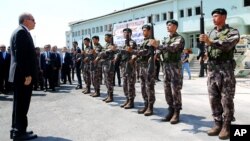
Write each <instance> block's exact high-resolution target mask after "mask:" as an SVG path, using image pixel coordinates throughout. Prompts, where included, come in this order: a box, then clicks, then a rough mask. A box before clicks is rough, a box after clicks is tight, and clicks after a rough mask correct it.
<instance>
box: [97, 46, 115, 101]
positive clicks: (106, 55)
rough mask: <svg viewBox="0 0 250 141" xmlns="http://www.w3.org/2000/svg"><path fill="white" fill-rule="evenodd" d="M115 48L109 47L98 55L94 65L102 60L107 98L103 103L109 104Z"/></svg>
mask: <svg viewBox="0 0 250 141" xmlns="http://www.w3.org/2000/svg"><path fill="white" fill-rule="evenodd" d="M115 48H116V47H115V46H114V45H109V47H108V49H107V50H106V51H103V52H101V53H99V55H98V57H97V58H96V59H95V64H98V61H99V60H101V59H104V61H103V71H104V77H105V78H104V80H105V85H106V87H107V89H108V90H107V95H108V96H107V98H105V100H104V101H105V102H106V103H109V102H112V101H113V91H114V86H113V83H114V82H113V81H114V70H115V66H114V58H115Z"/></svg>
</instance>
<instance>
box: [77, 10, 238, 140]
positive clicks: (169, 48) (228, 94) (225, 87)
mask: <svg viewBox="0 0 250 141" xmlns="http://www.w3.org/2000/svg"><path fill="white" fill-rule="evenodd" d="M211 15H212V17H213V22H214V24H215V28H214V29H213V30H212V31H211V32H210V34H209V35H206V34H201V35H200V37H199V39H200V41H201V42H204V43H205V44H206V51H207V55H208V58H209V59H208V83H207V84H208V93H209V98H210V105H211V109H212V113H213V114H212V115H213V117H214V121H215V126H214V127H213V128H212V129H210V130H209V131H208V132H207V134H208V135H209V136H217V135H219V138H220V139H228V138H229V135H230V124H231V122H232V121H233V120H234V102H233V98H234V94H235V76H234V68H235V61H234V54H233V53H234V48H235V45H236V44H237V43H238V41H239V32H238V30H237V29H234V28H232V27H230V26H229V25H227V24H226V23H225V20H226V17H227V12H226V10H225V9H222V8H218V9H215V10H214V11H212V13H211ZM166 25H167V31H168V32H169V36H168V38H167V39H166V40H165V44H164V45H159V42H158V41H157V40H155V39H153V38H151V37H152V26H150V25H144V26H143V27H142V30H143V36H144V42H143V43H142V44H141V46H140V49H136V43H135V41H133V40H132V39H131V35H132V30H131V29H129V28H125V29H124V30H123V33H124V37H125V38H126V40H125V42H126V44H125V46H124V47H123V48H122V49H117V48H116V45H114V44H113V43H112V35H110V34H106V36H105V41H106V42H107V44H106V46H105V47H106V48H107V50H105V51H102V49H101V47H100V44H99V43H98V44H97V43H95V40H93V43H94V46H91V45H90V44H89V39H88V38H85V39H84V44H85V45H86V48H85V50H84V51H83V52H82V53H79V54H81V56H82V58H81V59H83V61H84V80H85V83H86V88H85V89H84V91H83V93H84V94H88V93H90V84H91V82H92V84H93V86H94V90H95V92H94V93H93V94H92V96H93V97H98V96H100V82H101V81H100V78H101V77H100V76H101V70H104V76H105V84H106V86H107V97H106V98H105V99H104V101H105V102H107V103H108V102H111V101H113V80H114V79H113V78H114V74H113V73H114V63H115V62H116V61H117V60H121V69H122V77H123V90H124V95H125V97H126V100H125V102H124V104H122V105H121V107H124V108H125V109H130V108H133V107H134V98H135V82H136V80H135V78H136V72H135V70H136V69H135V68H136V65H135V64H136V63H135V62H140V63H139V66H140V78H141V93H142V97H143V100H144V107H143V108H142V109H139V110H138V113H139V114H144V115H145V116H150V115H152V114H153V109H154V108H153V107H154V103H155V89H154V87H155V77H154V76H155V70H154V65H155V58H156V57H155V56H157V55H162V58H163V60H162V61H163V63H162V64H163V79H164V80H163V81H164V92H165V98H166V101H167V104H168V106H169V107H168V114H167V115H166V117H165V118H164V119H162V121H166V122H170V123H171V124H176V123H178V122H179V116H180V110H181V109H182V98H181V89H182V83H183V76H182V73H181V69H182V63H181V53H182V52H183V49H184V46H185V40H184V38H183V37H182V36H181V35H180V34H178V33H177V28H178V22H177V21H176V20H169V21H167V22H166ZM86 42H87V43H88V44H86ZM152 50H153V51H152ZM102 67H103V68H102ZM152 67H153V69H152ZM152 70H153V71H152Z"/></svg>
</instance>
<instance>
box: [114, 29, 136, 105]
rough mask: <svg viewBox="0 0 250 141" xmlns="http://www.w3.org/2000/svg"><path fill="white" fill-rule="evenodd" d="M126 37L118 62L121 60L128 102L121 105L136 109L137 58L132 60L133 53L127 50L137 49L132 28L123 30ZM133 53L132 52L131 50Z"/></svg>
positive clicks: (124, 89)
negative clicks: (132, 37) (132, 36)
mask: <svg viewBox="0 0 250 141" xmlns="http://www.w3.org/2000/svg"><path fill="white" fill-rule="evenodd" d="M123 34H124V37H125V38H126V40H125V43H127V44H128V45H126V44H125V46H124V47H123V49H125V50H121V51H120V52H119V53H118V54H117V58H116V60H118V59H120V60H121V69H122V77H123V91H124V94H125V96H126V101H125V102H124V103H123V104H122V105H121V107H122V108H123V107H124V108H125V109H131V108H134V98H135V82H136V67H135V57H134V58H132V55H133V54H132V53H131V52H128V51H126V49H127V48H131V49H133V50H135V49H136V42H135V41H134V40H132V39H131V35H132V30H131V29H130V28H125V29H123ZM131 51H132V50H131Z"/></svg>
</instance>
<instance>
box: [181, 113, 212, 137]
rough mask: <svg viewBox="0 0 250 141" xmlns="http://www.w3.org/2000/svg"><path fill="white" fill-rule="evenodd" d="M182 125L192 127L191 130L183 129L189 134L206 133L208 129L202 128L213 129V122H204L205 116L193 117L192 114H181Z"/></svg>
mask: <svg viewBox="0 0 250 141" xmlns="http://www.w3.org/2000/svg"><path fill="white" fill-rule="evenodd" d="M180 117H181V123H184V124H188V125H192V128H190V129H182V131H186V132H189V133H193V134H197V133H200V132H203V133H206V132H207V129H201V128H202V127H207V128H211V127H212V125H213V121H204V119H206V118H205V117H203V116H197V115H191V114H189V115H188V114H181V116H180Z"/></svg>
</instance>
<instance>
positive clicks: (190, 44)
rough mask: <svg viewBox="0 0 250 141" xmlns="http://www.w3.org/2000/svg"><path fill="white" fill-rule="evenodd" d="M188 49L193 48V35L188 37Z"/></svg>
mask: <svg viewBox="0 0 250 141" xmlns="http://www.w3.org/2000/svg"><path fill="white" fill-rule="evenodd" d="M189 48H194V35H189Z"/></svg>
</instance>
